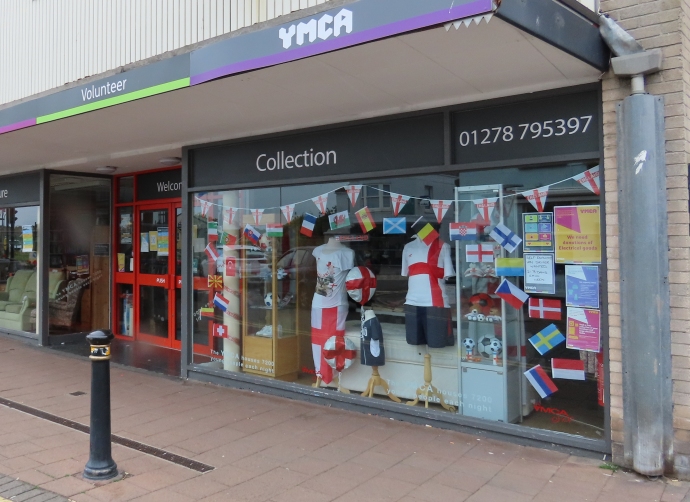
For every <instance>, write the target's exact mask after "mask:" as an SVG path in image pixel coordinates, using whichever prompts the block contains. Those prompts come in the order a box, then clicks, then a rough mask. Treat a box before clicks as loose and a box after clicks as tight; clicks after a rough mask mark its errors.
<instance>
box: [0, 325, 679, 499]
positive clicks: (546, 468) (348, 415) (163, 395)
mask: <svg viewBox="0 0 690 502" xmlns="http://www.w3.org/2000/svg"><path fill="white" fill-rule="evenodd" d="M111 381H112V416H113V433H114V434H116V435H118V436H120V437H122V438H124V439H129V440H133V441H138V442H141V443H143V444H145V445H150V446H151V447H154V448H156V449H159V450H164V453H165V452H169V453H174V454H176V455H179V456H180V457H184V458H187V459H192V460H194V461H196V462H199V463H202V464H206V465H208V466H211V467H212V468H213V469H212V470H210V471H209V472H199V471H198V470H194V469H190V468H188V467H185V466H183V465H178V464H175V463H172V462H169V461H167V460H165V459H164V458H159V457H157V456H154V455H152V454H149V453H146V452H143V451H138V450H137V449H135V448H131V447H126V446H123V445H121V444H114V445H113V458H114V459H115V461H116V462H117V464H118V467H119V469H120V470H121V471H122V472H126V475H125V476H124V479H121V480H119V481H116V482H111V483H105V484H94V483H92V482H89V481H86V480H84V479H82V478H81V471H82V470H83V467H84V464H85V463H86V460H87V459H88V448H89V438H88V435H87V434H85V433H84V432H80V431H78V430H75V429H73V428H70V427H67V426H65V425H61V424H59V423H55V422H54V421H50V420H47V419H46V418H41V417H39V416H34V415H32V414H29V413H25V412H23V411H19V410H17V409H14V408H12V407H11V406H10V407H8V406H4V405H0V473H2V474H4V475H5V476H7V477H9V478H12V479H13V480H19V481H21V482H24V483H28V484H30V485H31V486H33V487H36V489H41V490H46V491H48V492H51V493H53V494H57V495H59V496H62V497H66V498H69V499H71V500H74V501H77V502H81V501H84V502H86V501H108V500H118V501H119V500H137V501H147V500H150V501H156V500H160V501H166V502H174V501H177V500H180V501H195V500H205V501H249V500H252V501H273V502H289V501H300V502H309V501H317V502H318V501H332V500H337V501H347V500H353V501H355V500H356V501H361V500H367V501H394V500H406V501H412V502H414V501H416V502H419V501H430V502H431V501H434V502H436V501H437V500H453V501H454V502H461V501H465V500H466V501H469V502H481V501H501V502H505V501H510V502H521V501H534V502H546V501H554V500H557V501H558V502H570V501H573V502H575V501H577V502H580V501H607V502H616V501H618V500H621V501H623V500H624V501H625V502H652V501H659V502H662V501H663V502H681V501H684V500H686V499H687V500H690V495H688V492H689V491H690V483H686V482H681V481H674V480H668V479H656V480H649V479H646V478H644V477H641V476H637V475H635V474H634V473H629V472H625V471H622V470H618V471H617V472H612V471H611V470H608V469H602V468H601V467H602V461H601V460H597V459H593V458H583V457H577V456H572V455H568V454H566V453H562V452H558V451H552V450H546V449H540V448H534V447H530V446H522V445H518V444H514V443H510V442H504V441H499V440H495V439H487V438H486V437H478V436H473V435H471V434H464V433H460V432H453V431H447V430H443V429H438V428H434V427H424V426H419V425H413V424H408V423H405V422H400V421H394V420H390V419H387V418H384V417H377V416H370V415H365V414H358V413H354V412H349V411H343V410H338V409H333V408H330V407H326V406H318V405H313V404H309V403H304V402H300V401H293V400H288V399H282V398H278V397H274V396H269V395H262V394H258V393H253V392H245V391H239V390H235V389H228V388H223V387H218V386H213V385H208V384H200V383H195V382H184V381H182V380H180V379H172V378H166V377H161V376H160V375H154V374H147V373H143V372H141V371H131V370H128V369H123V368H120V367H113V368H112V370H111ZM89 385H90V363H89V362H88V360H86V359H83V360H82V359H77V358H74V357H69V356H65V355H62V354H59V353H56V352H54V351H50V350H48V349H43V348H39V347H35V346H31V345H29V344H27V343H23V342H21V341H17V340H14V339H8V338H4V337H2V336H0V398H2V399H5V400H9V401H8V402H13V403H17V404H18V405H20V406H27V407H31V408H34V409H37V410H41V411H42V412H44V413H47V414H50V415H52V416H53V417H60V418H62V419H68V420H70V421H73V422H76V423H79V424H85V425H88V423H89V399H90V394H89V393H90V389H89ZM80 392H83V393H84V394H79V393H80ZM74 393H77V394H78V395H72V394H74ZM66 423H68V424H69V423H70V422H66ZM158 453H159V454H160V451H158ZM3 496H4V495H3V494H2V491H1V487H0V497H3ZM7 498H9V497H7ZM14 500H16V499H14Z"/></svg>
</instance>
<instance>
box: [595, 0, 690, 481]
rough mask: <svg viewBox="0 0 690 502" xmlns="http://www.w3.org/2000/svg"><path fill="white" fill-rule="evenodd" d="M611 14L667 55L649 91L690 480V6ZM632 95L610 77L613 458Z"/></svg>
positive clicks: (678, 465) (606, 0)
mask: <svg viewBox="0 0 690 502" xmlns="http://www.w3.org/2000/svg"><path fill="white" fill-rule="evenodd" d="M601 10H602V11H603V12H606V13H608V14H609V15H610V16H611V17H612V18H613V19H615V20H616V21H617V22H618V23H619V24H620V25H621V26H622V27H623V28H624V29H626V30H627V31H628V32H629V33H630V34H631V35H633V36H634V37H635V38H636V39H637V40H638V41H639V42H640V44H642V46H643V47H644V48H645V49H654V48H660V49H662V51H663V53H664V65H663V69H662V71H661V72H659V73H657V74H654V75H651V76H649V77H648V78H647V92H649V93H651V94H655V95H657V96H663V98H664V102H665V118H666V170H667V171H666V172H667V176H666V185H667V197H668V204H667V209H668V235H669V242H668V246H669V260H670V264H669V267H670V277H669V281H670V289H671V301H670V305H669V306H668V308H670V310H671V336H672V345H671V354H672V365H673V404H674V411H673V418H674V444H673V446H674V457H675V460H674V471H675V472H674V474H676V475H677V476H679V477H681V478H684V479H690V322H689V321H690V234H689V225H690V217H689V214H688V154H689V153H690V146H689V145H690V143H689V141H688V140H690V95H689V92H690V40H688V35H687V33H685V30H687V28H688V27H690V23H689V19H690V17H689V14H690V0H601ZM629 94H630V80H629V79H627V78H626V79H618V78H616V77H615V75H613V74H612V72H610V71H609V72H608V73H607V74H606V75H605V76H604V77H603V110H604V166H603V167H604V176H605V191H606V236H607V237H606V238H607V265H608V271H609V272H608V295H609V346H610V350H609V355H610V375H609V380H610V391H611V441H612V449H613V460H614V462H616V463H619V464H621V465H625V461H624V459H623V438H624V422H623V395H622V391H623V388H622V373H621V371H622V362H621V336H625V333H621V328H620V325H621V323H620V283H619V280H620V276H619V266H618V257H619V242H618V186H617V179H618V173H617V159H616V147H617V137H616V111H615V106H616V104H617V103H618V102H620V101H621V100H622V99H623V98H624V97H626V96H627V95H629Z"/></svg>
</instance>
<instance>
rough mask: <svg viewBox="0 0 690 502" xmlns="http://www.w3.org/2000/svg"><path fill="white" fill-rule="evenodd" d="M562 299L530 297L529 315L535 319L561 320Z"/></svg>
mask: <svg viewBox="0 0 690 502" xmlns="http://www.w3.org/2000/svg"><path fill="white" fill-rule="evenodd" d="M561 312H562V310H561V301H560V300H545V299H544V298H530V299H529V316H530V317H532V318H534V319H553V320H555V321H560V320H561Z"/></svg>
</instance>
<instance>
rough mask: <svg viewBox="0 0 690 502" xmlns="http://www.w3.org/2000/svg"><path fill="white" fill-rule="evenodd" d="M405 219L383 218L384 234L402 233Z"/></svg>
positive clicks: (405, 222)
mask: <svg viewBox="0 0 690 502" xmlns="http://www.w3.org/2000/svg"><path fill="white" fill-rule="evenodd" d="M406 224H407V220H406V219H405V218H384V219H383V233H384V234H404V233H405V226H406Z"/></svg>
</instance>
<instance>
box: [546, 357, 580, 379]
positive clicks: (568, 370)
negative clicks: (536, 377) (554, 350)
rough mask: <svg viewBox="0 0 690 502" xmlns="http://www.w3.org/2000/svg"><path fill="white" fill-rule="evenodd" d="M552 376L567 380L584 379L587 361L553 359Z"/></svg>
mask: <svg viewBox="0 0 690 502" xmlns="http://www.w3.org/2000/svg"><path fill="white" fill-rule="evenodd" d="M551 376H553V378H563V379H565V380H584V379H585V362H584V361H581V360H579V359H555V358H554V359H551Z"/></svg>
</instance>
